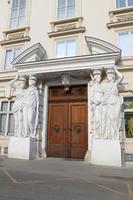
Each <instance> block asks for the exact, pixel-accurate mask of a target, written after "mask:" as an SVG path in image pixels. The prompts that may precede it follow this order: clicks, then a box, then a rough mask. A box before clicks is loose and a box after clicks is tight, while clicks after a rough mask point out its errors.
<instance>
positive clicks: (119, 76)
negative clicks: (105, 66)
mask: <svg viewBox="0 0 133 200" xmlns="http://www.w3.org/2000/svg"><path fill="white" fill-rule="evenodd" d="M114 71H115V73H116V75H117V76H118V80H117V81H116V83H117V84H119V83H121V82H122V80H123V78H124V76H123V75H122V74H121V73H120V72H119V71H118V70H117V69H116V68H114Z"/></svg>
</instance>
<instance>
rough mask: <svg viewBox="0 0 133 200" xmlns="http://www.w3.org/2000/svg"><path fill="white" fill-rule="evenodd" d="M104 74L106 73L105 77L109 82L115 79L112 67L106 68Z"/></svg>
mask: <svg viewBox="0 0 133 200" xmlns="http://www.w3.org/2000/svg"><path fill="white" fill-rule="evenodd" d="M106 74H107V79H108V81H109V82H114V81H115V71H114V69H107V70H106Z"/></svg>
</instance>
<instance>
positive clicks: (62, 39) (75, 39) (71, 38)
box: [54, 37, 77, 58]
mask: <svg viewBox="0 0 133 200" xmlns="http://www.w3.org/2000/svg"><path fill="white" fill-rule="evenodd" d="M68 40H74V41H75V55H74V56H76V55H77V38H76V37H69V38H68V37H67V38H59V39H56V40H55V48H54V49H55V53H54V55H55V58H63V57H72V56H69V55H67V49H66V47H67V41H68ZM61 41H64V42H65V55H64V56H63V57H57V43H58V42H61Z"/></svg>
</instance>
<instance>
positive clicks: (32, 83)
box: [29, 75, 37, 86]
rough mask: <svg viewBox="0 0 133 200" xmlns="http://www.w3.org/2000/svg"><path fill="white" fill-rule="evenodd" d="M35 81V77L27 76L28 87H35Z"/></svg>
mask: <svg viewBox="0 0 133 200" xmlns="http://www.w3.org/2000/svg"><path fill="white" fill-rule="evenodd" d="M36 81H37V78H36V76H35V75H30V76H29V86H35V85H36Z"/></svg>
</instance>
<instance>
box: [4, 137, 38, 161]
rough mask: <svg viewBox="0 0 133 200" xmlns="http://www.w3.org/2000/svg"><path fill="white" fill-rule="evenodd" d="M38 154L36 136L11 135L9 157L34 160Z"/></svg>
mask: <svg viewBox="0 0 133 200" xmlns="http://www.w3.org/2000/svg"><path fill="white" fill-rule="evenodd" d="M36 156H37V141H36V139H35V138H21V137H11V138H10V142H9V147H8V158H18V159H26V160H32V159H35V158H36Z"/></svg>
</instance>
